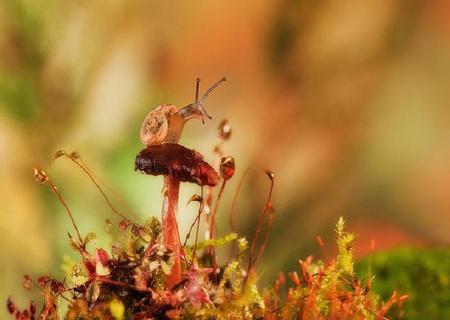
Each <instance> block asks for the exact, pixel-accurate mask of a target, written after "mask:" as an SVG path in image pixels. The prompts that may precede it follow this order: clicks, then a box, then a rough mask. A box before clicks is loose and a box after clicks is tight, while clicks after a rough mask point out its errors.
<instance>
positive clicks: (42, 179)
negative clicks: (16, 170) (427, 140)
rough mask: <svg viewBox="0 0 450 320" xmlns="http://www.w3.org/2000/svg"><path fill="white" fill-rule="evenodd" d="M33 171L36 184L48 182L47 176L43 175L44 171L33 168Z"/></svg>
mask: <svg viewBox="0 0 450 320" xmlns="http://www.w3.org/2000/svg"><path fill="white" fill-rule="evenodd" d="M33 169H34V179H35V180H36V182H37V183H41V184H42V183H46V182H47V181H48V176H47V174H46V173H45V171H44V170H42V169H39V168H33Z"/></svg>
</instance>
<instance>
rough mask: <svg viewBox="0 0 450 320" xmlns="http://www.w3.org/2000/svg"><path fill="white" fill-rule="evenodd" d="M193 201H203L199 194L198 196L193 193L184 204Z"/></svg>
mask: <svg viewBox="0 0 450 320" xmlns="http://www.w3.org/2000/svg"><path fill="white" fill-rule="evenodd" d="M194 201H196V202H199V203H202V202H203V198H202V197H201V196H199V195H198V194H194V195H193V196H192V197H191V198H190V199H189V201H188V202H187V204H186V205H188V204H189V203H191V202H194Z"/></svg>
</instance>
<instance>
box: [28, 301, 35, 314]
mask: <svg viewBox="0 0 450 320" xmlns="http://www.w3.org/2000/svg"><path fill="white" fill-rule="evenodd" d="M28 310H30V313H31V315H34V314H35V313H36V304H35V303H34V302H33V301H31V302H30V305H29V307H28Z"/></svg>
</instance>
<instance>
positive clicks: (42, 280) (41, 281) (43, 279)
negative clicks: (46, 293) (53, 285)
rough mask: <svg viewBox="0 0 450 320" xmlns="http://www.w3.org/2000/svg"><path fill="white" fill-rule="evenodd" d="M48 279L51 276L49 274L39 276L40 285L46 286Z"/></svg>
mask: <svg viewBox="0 0 450 320" xmlns="http://www.w3.org/2000/svg"><path fill="white" fill-rule="evenodd" d="M48 280H49V278H48V277H47V276H42V277H39V279H38V284H39V286H40V287H41V288H43V287H45V285H46V283H47V281H48Z"/></svg>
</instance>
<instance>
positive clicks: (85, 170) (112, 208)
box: [64, 154, 128, 220]
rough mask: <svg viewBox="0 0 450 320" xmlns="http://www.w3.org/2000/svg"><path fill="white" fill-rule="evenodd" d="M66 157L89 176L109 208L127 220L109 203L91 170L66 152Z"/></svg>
mask: <svg viewBox="0 0 450 320" xmlns="http://www.w3.org/2000/svg"><path fill="white" fill-rule="evenodd" d="M64 155H65V156H66V157H67V158H69V159H70V160H71V161H72V162H73V163H75V164H76V165H77V166H78V167H79V168H80V169H81V170H83V171H84V173H85V174H86V175H87V176H88V177H89V179H91V181H92V183H93V184H94V185H95V187H96V188H97V189H98V191H100V193H101V194H102V196H103V198H104V199H105V201H106V203H107V204H108V206H109V207H110V208H111V210H112V211H113V212H114V213H115V214H116V215H118V216H119V217H121V218H122V219H124V220H128V218H127V217H126V216H124V215H123V214H122V213H120V212H119V211H118V210H117V209H116V208H114V206H113V204H112V203H111V201H110V200H109V198H108V196H107V195H106V193H105V192H104V191H103V189H102V188H101V187H100V185H99V184H98V183H97V181H96V180H95V178H94V176H93V175H92V174H91V172H90V171H89V170H88V169H87V168H85V167H84V166H83V165H82V164H81V163H80V162H78V161H77V160H76V159H74V158H73V157H72V156H70V155H68V154H64Z"/></svg>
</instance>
